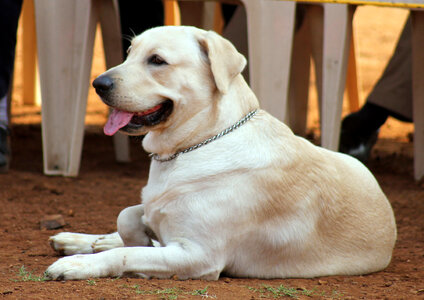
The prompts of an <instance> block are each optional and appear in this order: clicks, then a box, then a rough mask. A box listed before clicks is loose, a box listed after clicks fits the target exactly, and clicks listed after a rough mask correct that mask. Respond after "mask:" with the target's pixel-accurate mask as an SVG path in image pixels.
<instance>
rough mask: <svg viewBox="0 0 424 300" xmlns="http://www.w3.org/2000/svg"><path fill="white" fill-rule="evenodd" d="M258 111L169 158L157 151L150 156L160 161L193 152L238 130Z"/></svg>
mask: <svg viewBox="0 0 424 300" xmlns="http://www.w3.org/2000/svg"><path fill="white" fill-rule="evenodd" d="M257 112H258V110H257V109H255V110H252V111H251V112H249V113H248V114H247V115H245V116H244V117H243V118H242V119H241V120H239V121H238V122H237V123H235V124H233V125H232V126H230V127H228V128H227V129H224V130H223V131H221V132H220V133H218V134H217V135H214V136H213V137H211V138H208V139H207V140H204V141H203V142H201V143H199V144H197V145H194V146H191V147H189V148H186V149H184V150H181V151H178V152H175V153H174V154H172V155H171V156H169V157H167V158H160V156H159V154H156V153H150V154H149V156H150V157H151V158H153V159H154V160H156V161H159V162H167V161H170V160H173V159H175V158H177V157H178V156H179V155H180V154H181V153H187V152H191V151H193V150H196V149H198V148H200V147H202V146H204V145H207V144H209V143H210V142H213V141H215V140H217V139H219V138H220V137H223V136H224V135H227V134H229V133H230V132H232V131H234V130H236V129H237V128H239V127H240V126H242V125H243V124H244V123H246V122H247V121H249V120H250V119H251V118H252V117H253V116H254V115H255V114H256V113H257Z"/></svg>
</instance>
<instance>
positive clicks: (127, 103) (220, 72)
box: [93, 26, 246, 135]
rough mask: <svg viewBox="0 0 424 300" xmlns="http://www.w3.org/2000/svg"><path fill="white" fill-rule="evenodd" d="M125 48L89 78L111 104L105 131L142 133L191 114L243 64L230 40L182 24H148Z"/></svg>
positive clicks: (219, 92) (220, 90)
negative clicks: (118, 60) (116, 61)
mask: <svg viewBox="0 0 424 300" xmlns="http://www.w3.org/2000/svg"><path fill="white" fill-rule="evenodd" d="M128 52H129V53H128V57H127V59H126V60H125V62H124V63H122V64H121V65H119V66H116V67H114V68H112V69H110V70H108V71H107V72H105V73H103V74H102V75H100V76H99V77H98V78H96V79H95V80H94V82H93V86H94V88H95V89H96V92H97V94H98V95H99V96H100V97H101V99H102V100H103V102H104V103H106V104H107V105H109V106H110V107H112V108H113V110H112V112H111V114H110V116H109V120H108V122H107V124H106V126H105V133H106V134H108V135H113V134H114V133H116V132H117V131H118V130H121V131H122V132H124V133H126V134H129V135H143V134H145V133H147V132H148V131H151V130H155V129H161V130H163V129H164V128H167V127H169V126H170V125H171V124H174V126H176V125H175V124H176V123H178V122H184V120H188V119H190V118H191V117H192V116H193V115H195V114H196V113H198V112H199V111H201V110H203V109H205V107H207V106H210V105H211V102H212V101H214V99H216V98H217V97H219V95H222V94H225V93H226V92H227V90H228V88H229V86H230V85H231V82H232V81H233V79H234V78H235V77H236V76H237V75H239V74H240V73H241V71H242V70H243V69H244V67H245V65H246V60H245V58H244V57H243V56H242V55H241V54H240V53H238V52H237V50H236V49H235V48H234V46H233V45H232V44H231V43H230V42H229V41H227V40H225V39H224V38H222V37H220V36H219V35H218V34H216V33H214V32H212V31H204V30H201V29H197V28H194V27H186V26H178V27H174V26H165V27H157V28H153V29H150V30H148V31H146V32H144V33H143V34H141V35H139V36H137V37H135V38H134V39H133V40H132V43H131V47H130V49H128ZM217 95H218V96H217Z"/></svg>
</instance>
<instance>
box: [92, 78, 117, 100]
mask: <svg viewBox="0 0 424 300" xmlns="http://www.w3.org/2000/svg"><path fill="white" fill-rule="evenodd" d="M93 87H94V88H95V89H96V93H97V94H99V95H100V96H103V95H105V94H107V93H108V92H110V91H111V90H112V89H113V79H112V78H110V77H109V76H107V75H103V76H100V77H97V78H96V79H95V80H94V81H93Z"/></svg>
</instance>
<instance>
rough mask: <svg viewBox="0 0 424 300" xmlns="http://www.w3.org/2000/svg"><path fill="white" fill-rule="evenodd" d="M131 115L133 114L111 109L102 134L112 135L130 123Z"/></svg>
mask: <svg viewBox="0 0 424 300" xmlns="http://www.w3.org/2000/svg"><path fill="white" fill-rule="evenodd" d="M133 115H134V113H130V112H126V111H122V110H117V109H113V110H112V111H111V112H110V114H109V119H108V120H107V123H106V125H105V127H104V128H103V132H104V133H105V134H106V135H114V134H115V133H116V132H117V131H118V130H119V129H121V128H122V127H124V126H125V125H127V124H128V123H129V122H130V120H131V118H132V117H133Z"/></svg>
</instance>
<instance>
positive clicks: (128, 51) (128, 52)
mask: <svg viewBox="0 0 424 300" xmlns="http://www.w3.org/2000/svg"><path fill="white" fill-rule="evenodd" d="M131 48H132V46H129V47H128V49H127V55H128V54H130V52H131Z"/></svg>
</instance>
